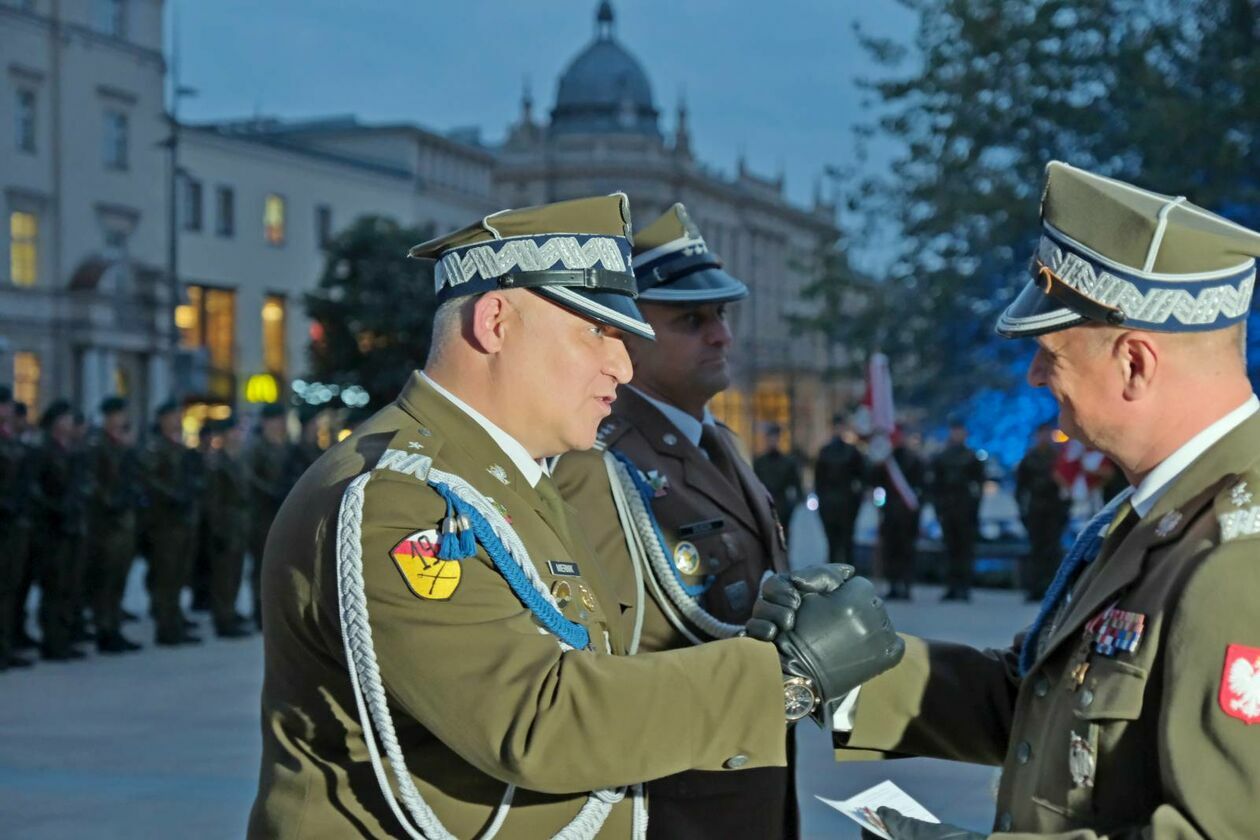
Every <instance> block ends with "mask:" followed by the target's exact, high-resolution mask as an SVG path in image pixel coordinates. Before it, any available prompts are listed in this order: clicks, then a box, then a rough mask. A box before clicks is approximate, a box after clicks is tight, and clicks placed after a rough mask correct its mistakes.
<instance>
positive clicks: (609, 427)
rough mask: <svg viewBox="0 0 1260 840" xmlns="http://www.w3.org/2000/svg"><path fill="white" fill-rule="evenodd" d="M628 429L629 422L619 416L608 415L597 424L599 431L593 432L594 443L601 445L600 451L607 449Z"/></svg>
mask: <svg viewBox="0 0 1260 840" xmlns="http://www.w3.org/2000/svg"><path fill="white" fill-rule="evenodd" d="M629 430H630V424H629V423H627V422H626V421H625V420H624V419H622V418H621V417H616V416H613V417H609V418H607V419H605V420H604V422H603V423H600V424H599V431H597V432H596V433H595V445H596V446H598V447H601V451H602V450H603V449H607V448H609V447H610V446H612V445H613V444H614V443H616V442H617V440H618V439H619V438H620V437H621V436H622V435H624V434H625V433H626V432H628V431H629Z"/></svg>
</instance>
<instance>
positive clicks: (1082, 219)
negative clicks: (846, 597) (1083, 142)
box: [759, 162, 1260, 840]
mask: <svg viewBox="0 0 1260 840" xmlns="http://www.w3.org/2000/svg"><path fill="white" fill-rule="evenodd" d="M1047 181H1048V183H1047V186H1046V190H1045V192H1044V198H1043V200H1042V208H1041V212H1042V225H1043V226H1042V238H1041V242H1040V244H1039V246H1038V248H1037V253H1036V255H1035V257H1034V260H1033V262H1032V265H1031V273H1032V276H1033V279H1032V282H1031V283H1029V284H1028V285H1027V286H1026V287H1025V288H1024V290H1023V291H1022V292H1021V293H1020V295H1019V296H1018V297H1017V298H1016V299H1015V301H1014V302H1013V303H1012V304H1011V305H1010V306H1009V307H1008V308H1007V309H1006V311H1005V312H1004V313H1003V314H1002V316H1001V318H1000V319H999V321H998V331H999V332H1000V333H1002V334H1003V335H1006V336H1011V337H1015V336H1035V337H1036V340H1037V345H1038V349H1037V353H1036V355H1035V357H1034V358H1033V361H1032V364H1031V366H1030V368H1029V371H1028V380H1029V382H1030V383H1031V384H1033V385H1035V386H1039V387H1046V388H1048V389H1049V390H1050V392H1051V393H1052V394H1053V395H1054V396H1055V398H1056V399H1057V400H1058V402H1059V409H1060V415H1059V424H1060V427H1061V428H1062V429H1063V430H1064V432H1065V433H1066V434H1068V436H1070V437H1072V438H1074V439H1076V440H1080V441H1082V442H1084V443H1086V444H1087V445H1090V446H1094V447H1097V448H1099V449H1101V450H1102V451H1103V452H1104V453H1105V454H1106V455H1107V456H1108V457H1109V458H1111V459H1112V460H1113V461H1115V463H1116V464H1117V465H1118V466H1119V467H1120V468H1121V469H1122V470H1123V471H1124V472H1125V474H1126V475H1127V476H1128V477H1129V481H1130V483H1131V485H1132V488H1131V489H1130V490H1126V491H1124V492H1122V493H1121V494H1120V495H1118V496H1117V497H1116V498H1115V499H1113V500H1112V502H1111V503H1109V504H1108V505H1107V506H1106V507H1105V508H1104V509H1103V511H1102V512H1101V513H1100V514H1098V515H1097V516H1096V517H1095V518H1094V519H1093V520H1092V521H1090V522H1089V523H1088V524H1087V525H1086V527H1085V529H1084V530H1083V531H1082V533H1081V535H1080V536H1079V537H1078V539H1077V541H1076V543H1075V545H1074V546H1073V547H1072V549H1071V550H1070V551H1069V552H1068V555H1067V557H1066V558H1065V559H1064V561H1063V564H1062V566H1061V567H1060V569H1059V572H1058V574H1057V575H1056V577H1055V581H1054V583H1053V584H1051V586H1050V588H1049V590H1048V592H1047V594H1046V600H1045V601H1044V602H1043V604H1042V609H1041V612H1040V613H1039V615H1038V616H1037V618H1036V620H1035V621H1034V622H1033V624H1032V626H1031V627H1030V628H1029V629H1028V630H1027V631H1026V632H1024V633H1021V634H1020V635H1019V636H1017V637H1016V640H1015V643H1014V645H1012V646H1011V647H1010V648H1009V649H1007V650H1005V651H996V650H990V651H979V650H973V649H971V648H967V647H964V646H962V645H955V644H949V643H945V642H931V641H926V640H921V639H914V638H908V639H907V653H906V657H905V660H904V661H903V662H902V663H901V665H900V666H899V667H897V668H894V669H892V670H891V671H889V672H888V673H887V674H885V675H884V676H882V677H879V678H876V679H875V680H874V681H872V682H870V683H868V684H867V685H865V686H863V687H862V688H861V689H859V690H858V691H857V692H856V694H857V697H856V699H854V700H853V701H852V704H853V706H854V712H855V717H854V719H853V720H852V727H851V730H850V731H847V732H842V733H838V735H837V738H838V741H839V747H840V748H839V752H838V753H837V756H838V757H839V758H840V759H841V760H846V759H869V758H872V757H878V756H885V755H930V756H937V757H942V758H950V759H957V760H962V761H971V762H978V763H983V764H995V765H1001V766H1002V778H1001V785H1000V787H999V789H998V794H997V816H996V818H995V820H994V824H993V830H994V831H995V832H997V835H996V836H998V837H1002V838H1006V837H1015V838H1033V837H1047V838H1049V837H1053V838H1058V840H1094V838H1104V837H1107V838H1130V837H1131V838H1138V837H1141V838H1146V839H1147V840H1173V838H1176V840H1191V838H1218V839H1219V838H1243V837H1255V836H1256V827H1257V826H1258V825H1260V798H1257V796H1256V791H1257V790H1260V725H1257V724H1260V622H1257V620H1256V604H1257V603H1260V562H1258V559H1257V558H1258V555H1260V497H1258V496H1257V491H1258V490H1260V413H1257V409H1260V401H1257V399H1256V397H1255V395H1254V394H1253V393H1252V388H1251V383H1250V382H1249V381H1248V378H1247V368H1246V356H1245V349H1244V348H1245V346H1246V344H1245V342H1244V330H1245V327H1244V324H1245V321H1246V318H1247V316H1248V313H1249V312H1250V301H1251V294H1252V289H1253V286H1254V282H1255V272H1256V261H1255V257H1256V256H1257V255H1260V234H1257V233H1255V232H1253V231H1250V230H1247V229H1245V228H1242V227H1240V226H1238V225H1236V224H1233V223H1231V222H1228V221H1226V220H1225V219H1222V218H1220V217H1218V216H1215V215H1213V214H1212V213H1210V212H1208V211H1206V210H1203V209H1201V208H1199V207H1197V206H1195V205H1194V204H1191V203H1190V202H1188V201H1186V199H1185V198H1184V197H1181V196H1177V197H1173V196H1166V195H1160V194H1158V193H1153V192H1148V191H1146V190H1144V189H1140V188H1138V187H1134V186H1131V185H1129V184H1125V183H1121V182H1119V181H1114V180H1111V179H1107V178H1103V177H1100V176H1097V175H1093V174H1090V173H1088V172H1084V171H1082V170H1079V169H1074V168H1072V167H1070V166H1067V165H1066V164H1062V163H1057V162H1056V163H1051V164H1050V165H1049V167H1048V173H1047ZM759 607H760V605H759ZM778 609H780V610H782V608H778ZM776 615H778V616H779V618H780V619H782V618H783V616H782V614H781V612H780V613H776ZM845 728H847V727H845ZM882 815H883V816H884V817H885V822H886V823H887V825H888V828H889V834H890V835H891V836H892V837H893V838H894V840H939V838H946V837H948V838H959V840H961V838H972V837H981V836H985V835H986V834H987V832H983V833H979V834H976V833H972V832H969V831H965V830H962V829H959V828H957V827H954V826H948V825H930V824H927V823H923V822H920V821H917V820H910V819H908V818H906V817H904V816H901V815H899V814H896V813H895V812H888V811H884V812H883V813H882Z"/></svg>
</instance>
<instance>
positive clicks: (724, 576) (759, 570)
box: [555, 387, 796, 838]
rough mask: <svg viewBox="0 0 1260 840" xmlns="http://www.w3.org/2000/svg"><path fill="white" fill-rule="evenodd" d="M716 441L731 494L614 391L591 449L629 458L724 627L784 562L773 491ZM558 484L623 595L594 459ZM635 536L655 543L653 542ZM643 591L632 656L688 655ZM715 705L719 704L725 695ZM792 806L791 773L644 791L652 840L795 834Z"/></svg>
mask: <svg viewBox="0 0 1260 840" xmlns="http://www.w3.org/2000/svg"><path fill="white" fill-rule="evenodd" d="M717 433H718V434H719V435H720V436H721V437H722V441H721V444H720V445H721V446H723V448H724V449H725V451H726V455H727V460H728V463H729V464H730V466H731V467H732V469H733V471H734V473H735V474H736V479H737V482H738V483H732V481H731V480H730V477H728V476H727V475H726V474H724V473H723V472H722V471H721V470H720V469H719V468H718V467H717V466H715V465H714V464H713V463H711V462H710V459H709V458H708V457H706V456H705V454H704V452H703V451H701V449H700V448H699V447H697V446H695V445H693V444H692V443H691V442H690V441H689V440H687V439H686V438H685V437H684V436H683V434H682V433H681V431H680V430H679V429H678V427H677V426H675V425H674V423H673V422H672V421H671V420H670V419H669V418H668V417H666V416H665V415H664V414H663V413H661V412H660V411H659V410H658V409H657V408H656V407H655V406H654V405H652V404H651V403H650V402H648V401H647V400H646V399H644V398H643V396H642V395H640V394H639V393H638V392H636V391H635V390H633V389H632V388H627V387H622V388H620V389H619V390H618V392H617V400H616V402H615V403H613V414H612V416H611V417H609V418H608V419H607V420H605V421H604V423H603V424H602V425H601V426H600V430H599V440H600V447H599V448H601V449H602V448H610V449H614V450H616V451H618V452H620V453H622V454H623V455H625V456H627V457H628V458H629V459H630V460H631V461H632V462H633V463H634V465H635V467H636V468H637V469H638V470H639V471H640V472H642V473H644V474H647V475H649V476H650V478H649V480H650V481H653V482H655V483H656V484H657V485H658V486H659V490H658V491H657V495H656V497H655V498H654V499H653V500H652V513H653V515H654V516H655V517H656V521H657V523H658V524H659V525H660V528H661V533H662V535H663V536H664V538H665V546H664V550H665V553H666V556H667V557H670V558H674V557H676V556H678V554H677V552H678V551H679V546H680V545H682V546H683V548H682V551H684V552H689V553H691V555H692V556H693V557H696V558H698V560H699V568H698V569H697V570H696V573H695V574H683V573H682V572H681V571H680V574H681V576H682V579H683V581H684V582H686V583H687V584H688V585H691V586H697V585H707V589H706V590H705V591H704V593H703V594H702V595H700V596H699V597H698V598H697V601H698V602H699V605H700V606H701V607H703V608H704V609H705V610H706V611H707V612H708V613H709V614H711V615H713V616H714V617H715V618H717V619H718V620H720V621H722V622H724V623H727V624H738V625H743V623H744V622H746V621H747V620H748V618H749V617H750V615H751V612H752V605H753V603H754V602H755V601H756V598H757V592H758V591H759V590H760V587H761V580H762V577H763V575H765V574H766V573H767V572H781V571H786V570H787V552H786V550H785V546H784V541H783V532H782V529H781V528H780V526H779V523H778V520H777V519H776V518H775V513H774V507H773V503H772V501H771V499H770V494H769V492H768V491H767V490H766V488H765V487H764V486H763V485H762V484H761V482H760V481H758V480H757V476H756V475H754V474H753V471H752V468H751V467H750V466H749V465H748V464H747V463H746V462H745V461H744V460H743V458H741V457H740V456H739V450H738V447H737V446H736V445H735V437H734V434H733V433H732V432H731V431H730V430H729V429H727V428H726V427H725V426H722V425H720V424H719V426H718V427H717ZM555 475H556V484H557V486H558V487H559V489H560V493H561V495H563V496H564V498H565V500H566V501H568V503H569V504H570V505H572V506H573V507H574V508H576V509H577V511H578V513H579V521H580V522H581V523H582V525H583V527H584V529H585V530H586V531H587V534H588V536H589V538H590V539H591V540H592V542H593V544H594V547H595V551H596V554H597V556H599V558H600V559H601V560H602V561H604V565H605V566H606V568H608V569H609V570H610V571H611V573H612V574H613V575H615V576H617V577H618V578H620V582H621V584H622V585H623V586H627V587H630V586H633V585H634V584H633V580H634V579H633V566H632V562H633V561H632V560H631V559H630V556H629V554H628V553H627V549H626V542H625V539H624V537H623V532H622V529H621V524H620V522H619V521H618V518H617V515H616V512H615V510H614V509H613V507H612V500H611V496H610V495H609V490H608V474H607V469H606V467H605V466H604V459H603V456H602V454H601V453H600V452H599V451H597V450H592V451H590V452H571V453H568V454H566V455H564V456H563V457H562V458H561V459H560V461H559V463H558V465H557V467H556V474H555ZM643 536H644V538H645V539H655V536H654V535H652V534H646V535H643ZM688 547H690V548H688ZM646 573H647V574H650V573H651V572H650V571H647V572H646ZM648 592H649V595H650V596H651V597H649V599H648V602H647V607H646V612H645V614H644V616H643V629H642V636H641V638H640V642H639V650H640V651H641V652H649V651H658V650H674V649H677V648H686V647H689V646H691V645H692V642H691V641H690V640H689V639H688V638H687V637H686V636H684V635H683V634H682V633H681V632H680V631H679V630H678V629H677V628H675V626H674V625H673V624H672V623H671V622H670V620H669V618H667V616H666V614H665V612H664V611H663V610H662V607H661V604H660V601H659V599H658V595H657V594H656V591H654V590H653V588H651V587H649V588H648ZM672 611H673V612H675V613H677V612H678V611H677V609H676V608H674V609H673V610H672ZM627 629H630V628H627ZM688 630H689V632H691V633H692V635H693V636H696V637H698V638H700V639H702V640H705V641H708V640H709V637H708V636H706V635H705V634H704V633H703V632H702V631H700V630H699V629H698V628H696V627H694V626H690V625H688ZM713 697H714V698H715V700H716V701H718V702H721V700H722V695H721V694H716V693H715V694H714V695H713ZM795 799H796V798H795V793H794V791H793V786H792V779H791V770H790V768H778V767H767V768H761V769H757V770H745V771H743V772H740V773H712V772H704V771H689V772H686V773H681V774H678V775H676V776H671V777H669V778H665V779H660V780H658V781H656V782H654V783H652V784H650V785H648V801H649V808H650V813H651V815H652V821H651V822H650V823H649V832H650V833H651V834H652V835H654V836H661V837H664V836H676V837H706V836H708V837H757V838H770V837H781V836H785V834H794V833H795V829H794V824H795V822H796V801H795Z"/></svg>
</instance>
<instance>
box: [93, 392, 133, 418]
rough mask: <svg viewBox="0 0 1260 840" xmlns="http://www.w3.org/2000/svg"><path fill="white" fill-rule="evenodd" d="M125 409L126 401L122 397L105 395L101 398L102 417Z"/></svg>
mask: <svg viewBox="0 0 1260 840" xmlns="http://www.w3.org/2000/svg"><path fill="white" fill-rule="evenodd" d="M126 410H127V401H126V400H125V399H123V398H122V397H106V398H105V399H103V400H101V406H100V412H101V415H102V416H104V417H108V416H109V415H111V414H117V413H118V412H120V411H126Z"/></svg>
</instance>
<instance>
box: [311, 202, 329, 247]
mask: <svg viewBox="0 0 1260 840" xmlns="http://www.w3.org/2000/svg"><path fill="white" fill-rule="evenodd" d="M315 241H316V242H318V243H319V247H321V248H327V247H328V243H329V242H331V241H332V208H331V207H329V206H328V205H327V204H321V205H319V206H318V207H316V208H315Z"/></svg>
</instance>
